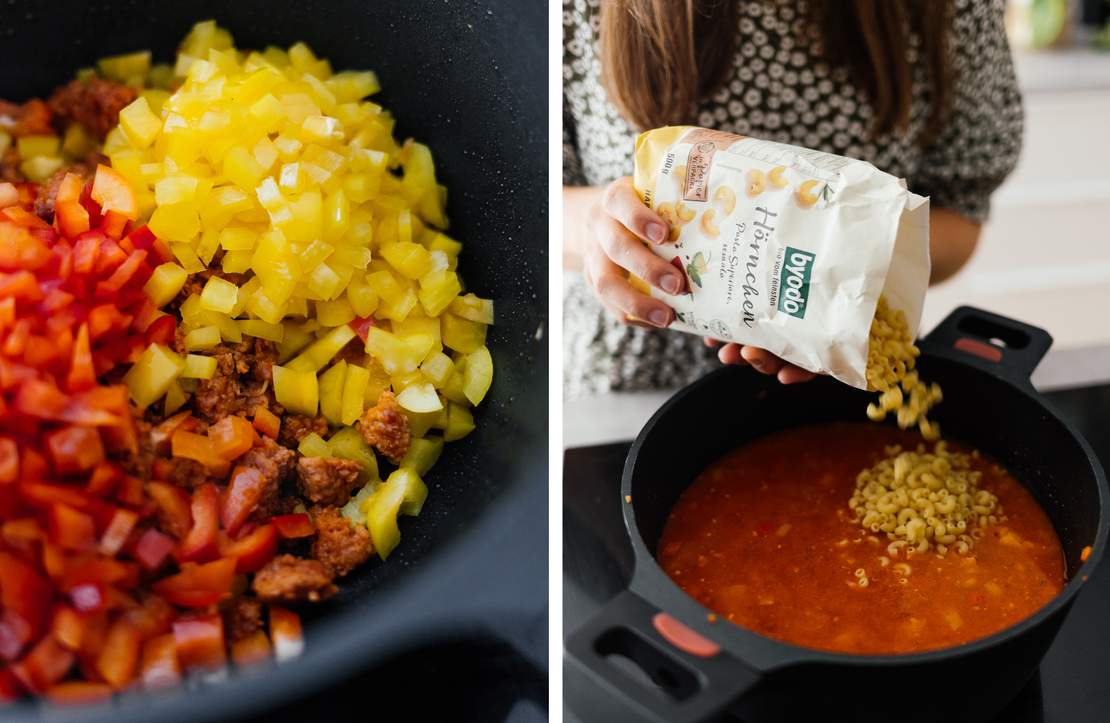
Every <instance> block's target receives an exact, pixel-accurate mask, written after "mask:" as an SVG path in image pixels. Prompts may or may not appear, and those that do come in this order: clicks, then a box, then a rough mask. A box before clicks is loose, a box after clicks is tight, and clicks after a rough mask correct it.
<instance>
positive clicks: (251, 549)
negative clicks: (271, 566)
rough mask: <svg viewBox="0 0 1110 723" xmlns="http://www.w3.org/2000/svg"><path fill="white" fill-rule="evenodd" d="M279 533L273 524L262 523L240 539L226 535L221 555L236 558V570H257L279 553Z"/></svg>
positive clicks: (244, 571)
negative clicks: (233, 538)
mask: <svg viewBox="0 0 1110 723" xmlns="http://www.w3.org/2000/svg"><path fill="white" fill-rule="evenodd" d="M277 544H278V533H277V530H275V529H274V526H273V525H261V526H259V527H257V528H256V529H254V530H252V531H251V532H249V533H247V534H246V535H243V536H242V537H240V538H239V539H238V540H232V539H231V538H229V537H226V536H224V537H223V538H222V539H221V541H220V555H221V556H223V557H230V558H233V559H234V560H235V572H236V573H238V574H240V575H241V574H244V573H248V572H257V571H258V570H261V569H262V567H263V566H264V565H265V564H266V563H267V562H269V561H270V560H272V559H274V555H275V554H277Z"/></svg>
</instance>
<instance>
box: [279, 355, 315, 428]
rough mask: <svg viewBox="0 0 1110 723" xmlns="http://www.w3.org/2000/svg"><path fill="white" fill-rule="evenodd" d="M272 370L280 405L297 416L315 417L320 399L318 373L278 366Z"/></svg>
mask: <svg viewBox="0 0 1110 723" xmlns="http://www.w3.org/2000/svg"><path fill="white" fill-rule="evenodd" d="M272 369H273V376H274V396H275V397H277V401H278V404H280V405H281V406H283V407H285V409H286V410H288V411H290V412H293V413H295V414H304V415H307V416H310V417H315V416H316V410H317V408H318V407H319V399H320V397H319V394H320V388H319V384H318V382H317V380H316V371H315V370H309V371H297V370H295V369H290V368H288V367H284V366H279V365H277V364H275V365H274V366H273V367H272Z"/></svg>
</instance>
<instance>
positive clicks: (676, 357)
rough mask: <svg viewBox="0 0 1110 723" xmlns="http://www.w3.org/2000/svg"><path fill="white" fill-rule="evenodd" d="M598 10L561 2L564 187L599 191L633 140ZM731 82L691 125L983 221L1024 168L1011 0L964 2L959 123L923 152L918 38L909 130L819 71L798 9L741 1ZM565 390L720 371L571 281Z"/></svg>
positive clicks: (686, 344)
mask: <svg viewBox="0 0 1110 723" xmlns="http://www.w3.org/2000/svg"><path fill="white" fill-rule="evenodd" d="M600 1H603V0H563V36H564V37H563V183H564V184H565V185H568V186H602V185H605V184H607V183H609V182H611V181H613V180H614V179H616V178H619V177H620V176H625V175H629V174H631V173H632V165H633V163H632V151H633V144H634V141H635V138H636V135H637V133H638V132H639V131H638V130H637V129H634V128H632V127H631V126H629V124H628V123H627V122H626V121H625V120H624V119H623V118H622V117H621V116H620V114H619V113H618V112H617V110H616V108H615V107H614V106H613V105H612V103H610V102H609V100H608V98H607V96H606V93H605V90H604V88H603V87H602V84H601V62H600V59H599V57H598V50H597V44H598V38H597V35H598V22H599V20H600V7H599V4H600ZM738 2H740V5H741V7H740V11H739V13H738V15H739V19H738V25H737V33H738V38H739V42H738V45H737V48H736V53H735V56H734V59H733V70H732V73H731V75H730V76H729V78H728V79H727V81H726V82H725V83H724V85H723V86H722V87H721V88H720V90H718V91H717V93H716V94H715V95H714V96H713V97H711V98H708V99H705V100H704V101H703V102H702V103H701V105H700V106H699V107H698V112H697V116H696V118H692V119H691V121H692V122H694V123H696V124H697V125H700V126H705V127H710V128H716V129H719V130H723V131H729V132H732V133H739V134H743V135H751V136H755V137H757V138H764V139H767V140H773V141H779V142H783V143H791V144H794V145H800V146H805V147H808V148H816V149H820V150H823V151H828V152H831V153H837V154H840V155H844V156H851V157H854V158H860V159H863V160H866V161H869V162H870V163H872V164H874V165H875V166H877V167H878V168H880V169H882V170H884V171H886V172H888V173H891V174H893V175H895V176H898V177H901V178H905V179H907V182H908V183H909V187H910V189H911V190H913V191H915V192H917V193H920V194H922V195H927V196H930V197H931V203H932V204H933V205H934V206H938V207H944V208H949V209H952V210H954V211H956V212H958V213H960V214H962V215H964V216H966V217H968V218H971V219H975V220H978V221H982V220H984V219H985V218H986V217H987V213H988V211H989V208H990V195H991V193H992V192H993V191H994V189H995V188H997V187H998V185H999V184H1000V183H1001V182H1002V180H1003V179H1004V178H1005V177H1006V175H1007V174H1008V173H1009V172H1010V171H1011V170H1012V169H1013V167H1014V165H1015V164H1016V163H1017V157H1018V152H1019V151H1020V148H1021V136H1022V120H1023V116H1022V107H1021V95H1020V93H1019V91H1018V88H1017V82H1016V79H1015V77H1014V68H1013V61H1012V58H1011V56H1010V48H1009V44H1008V43H1007V40H1006V34H1005V31H1004V28H1003V22H1002V16H1003V5H1004V0H956V1H955V8H954V10H955V12H954V27H953V37H952V41H951V43H950V47H951V48H953V58H952V70H953V76H954V91H953V96H952V112H951V113H950V114H949V116H948V120H947V123H946V125H945V127H944V128H943V129H942V131H941V133H940V134H939V136H938V137H937V139H936V140H935V141H933V142H932V143H930V145H928V146H926V147H924V148H920V147H919V146H918V143H917V140H918V138H919V137H920V135H921V133H922V132H923V131H924V126H925V121H926V118H927V116H928V89H927V85H926V83H925V82H924V78H925V75H924V73H925V70H924V67H923V64H922V62H921V59H920V57H919V52H918V44H919V43H918V40H917V38H911V42H910V47H909V49H908V50H907V54H908V58H909V62H910V65H911V67H912V68H913V69H914V71H913V72H914V82H913V106H912V111H911V113H910V118H911V121H910V127H909V129H908V131H906V132H904V133H896V134H891V133H886V134H882V135H879V136H877V137H873V136H872V135H871V134H869V133H868V127H869V125H870V122H871V118H872V109H871V106H870V105H869V103H868V100H867V98H866V97H865V96H864V94H863V93H862V92H860V91H859V90H857V88H856V87H854V86H853V85H852V84H851V82H850V81H849V78H848V74H847V72H846V71H845V70H843V69H837V68H830V67H829V66H828V65H826V64H825V63H823V62H822V61H821V60H820V57H821V50H820V35H819V33H818V31H817V29H816V28H814V27H812V25H811V24H810V23H808V22H806V20H805V17H806V13H805V12H804V10H805V8H804V7H802V5H803V3H800V2H786V1H785V0H738ZM564 292H565V296H564V298H565V301H564V306H563V309H564V311H563V314H564V340H565V341H564V370H565V371H564V377H565V379H564V382H565V384H564V390H565V393H566V394H567V395H568V397H574V396H579V395H582V394H588V393H597V392H604V391H609V390H625V391H627V390H643V389H659V388H668V387H677V386H681V385H684V384H687V383H689V382H691V381H693V380H694V379H696V378H697V377H699V376H701V375H702V374H704V373H706V372H707V371H709V370H711V369H713V368H715V367H716V365H717V361H716V358H715V356H714V354H713V352H712V351H710V350H708V349H706V348H705V346H704V345H703V344H702V341H701V339H699V338H697V337H695V336H690V335H687V334H682V333H679V332H674V331H665V330H658V331H653V330H647V329H642V328H638V327H632V326H625V325H623V324H620V323H619V322H617V321H616V320H615V319H613V318H612V317H611V316H609V315H608V314H607V313H606V312H605V310H604V309H603V308H602V307H601V305H600V304H599V303H598V301H597V300H596V298H595V297H594V295H593V293H592V291H591V290H590V289H589V288H588V287H587V286H586V284H585V283H584V281H583V280H582V278H581V276H579V275H578V274H567V275H566V280H565V283H564Z"/></svg>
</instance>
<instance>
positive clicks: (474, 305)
mask: <svg viewBox="0 0 1110 723" xmlns="http://www.w3.org/2000/svg"><path fill="white" fill-rule="evenodd" d="M450 310H451V313H452V314H454V315H455V316H458V317H461V318H463V319H469V320H470V321H476V322H478V323H479V324H486V325H487V326H488V325H491V324H493V302H492V301H490V300H489V299H481V298H479V297H477V296H475V295H474V294H464V295H462V296H460V297H459V298H457V299H455V300H454V301H452V302H451V306H450Z"/></svg>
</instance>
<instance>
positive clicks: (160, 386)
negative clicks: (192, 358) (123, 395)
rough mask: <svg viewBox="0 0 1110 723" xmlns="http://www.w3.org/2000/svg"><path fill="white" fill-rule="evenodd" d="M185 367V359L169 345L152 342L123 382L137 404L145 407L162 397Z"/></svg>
mask: <svg viewBox="0 0 1110 723" xmlns="http://www.w3.org/2000/svg"><path fill="white" fill-rule="evenodd" d="M184 368H185V360H184V359H182V358H181V357H180V356H178V355H177V354H175V353H174V352H173V351H171V350H170V349H169V347H167V346H164V345H162V344H151V345H150V346H148V347H147V348H146V349H145V350H144V351H143V353H142V355H141V356H140V357H139V360H138V361H137V362H135V363H134V364H133V365H132V366H131V368H130V369H129V370H128V371H127V374H125V375H124V377H123V383H124V385H126V386H127V391H128V393H129V394H130V395H131V399H132V400H134V402H135V404H136V405H138V406H139V408H140V409H145V408H147V407H148V406H150V405H151V404H153V403H154V402H156V401H157V400H159V399H161V398H162V396H163V395H164V394H165V393H166V391H167V390H169V388H170V385H171V384H172V383H173V382H174V380H176V379H177V378H178V377H179V376H181V372H182V371H183V370H184Z"/></svg>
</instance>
